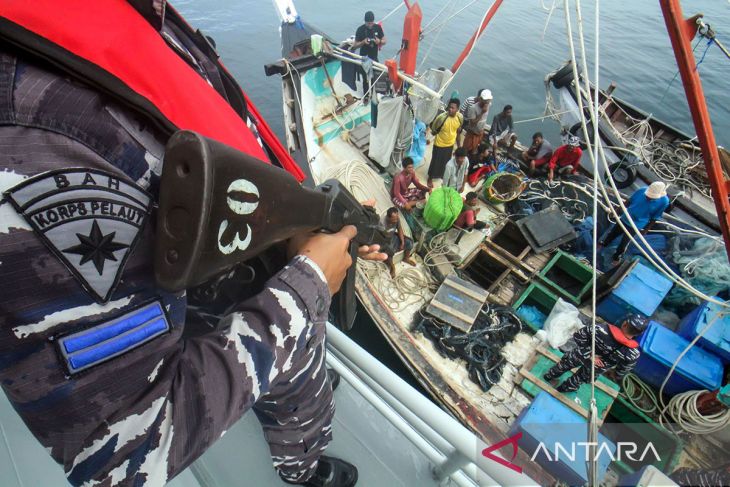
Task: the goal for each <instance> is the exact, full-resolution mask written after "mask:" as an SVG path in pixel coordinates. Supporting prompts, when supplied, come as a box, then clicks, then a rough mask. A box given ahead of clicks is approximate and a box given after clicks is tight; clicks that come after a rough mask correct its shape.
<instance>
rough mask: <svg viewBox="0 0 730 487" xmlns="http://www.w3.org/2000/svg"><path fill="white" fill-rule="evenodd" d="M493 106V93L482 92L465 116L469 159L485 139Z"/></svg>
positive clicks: (465, 138)
mask: <svg viewBox="0 0 730 487" xmlns="http://www.w3.org/2000/svg"><path fill="white" fill-rule="evenodd" d="M491 104H492V92H491V91H489V90H482V91H481V93H479V97H478V98H477V99H476V102H475V103H474V104H472V105H471V106H469V107H468V108H467V109H466V113H465V114H464V131H465V132H466V136H465V137H464V144H463V145H462V147H464V148H465V149H466V152H467V154H468V155H469V157H472V156H473V155H474V154H475V153H476V150H477V148H478V147H479V145H480V144H481V143H482V139H483V138H484V127H485V126H486V119H487V116H488V114H489V107H490V105H491Z"/></svg>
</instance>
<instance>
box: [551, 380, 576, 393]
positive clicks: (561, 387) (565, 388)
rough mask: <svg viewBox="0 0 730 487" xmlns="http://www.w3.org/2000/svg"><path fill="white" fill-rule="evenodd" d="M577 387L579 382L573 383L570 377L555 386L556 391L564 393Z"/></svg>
mask: <svg viewBox="0 0 730 487" xmlns="http://www.w3.org/2000/svg"><path fill="white" fill-rule="evenodd" d="M579 387H580V384H578V385H575V384H573V382H572V381H571V380H570V379H568V380H566V381H565V382H563V383H562V384H560V385H559V386H558V387H557V391H558V392H562V393H563V394H565V393H567V392H575V391H577V390H578V388H579Z"/></svg>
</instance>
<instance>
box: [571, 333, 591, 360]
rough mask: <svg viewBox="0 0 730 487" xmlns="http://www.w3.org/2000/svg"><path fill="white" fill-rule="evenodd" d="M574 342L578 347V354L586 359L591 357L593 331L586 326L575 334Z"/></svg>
mask: <svg viewBox="0 0 730 487" xmlns="http://www.w3.org/2000/svg"><path fill="white" fill-rule="evenodd" d="M573 340H575V343H576V345H578V352H579V353H580V355H581V357H583V358H584V359H587V358H590V356H591V329H590V327H588V326H584V327H583V328H581V329H580V330H578V331H576V332H575V333H574V334H573Z"/></svg>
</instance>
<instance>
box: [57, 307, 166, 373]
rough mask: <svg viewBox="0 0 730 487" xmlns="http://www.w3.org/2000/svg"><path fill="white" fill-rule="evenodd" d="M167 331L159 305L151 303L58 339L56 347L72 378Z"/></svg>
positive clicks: (164, 318)
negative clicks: (73, 375)
mask: <svg viewBox="0 0 730 487" xmlns="http://www.w3.org/2000/svg"><path fill="white" fill-rule="evenodd" d="M169 330H170V324H169V323H168V321H167V317H166V316H165V312H164V310H163V309H162V305H161V304H160V303H159V302H154V303H150V304H147V305H145V306H141V307H139V308H137V309H134V310H132V311H130V312H128V313H126V314H124V315H122V316H120V317H118V318H115V319H113V320H110V321H107V322H104V323H101V324H99V325H96V326H94V327H93V328H87V329H86V330H83V331H80V332H77V333H73V334H71V335H66V336H64V337H62V338H59V339H58V345H59V349H60V352H61V356H62V357H63V359H64V360H65V362H66V366H67V367H68V370H69V372H71V373H72V374H74V373H76V372H80V371H82V370H84V369H88V368H89V367H93V366H95V365H98V364H100V363H102V362H106V361H107V360H110V359H112V358H114V357H117V356H119V355H121V354H123V353H126V352H128V351H130V350H133V349H135V348H137V347H139V346H142V345H144V344H145V343H147V342H148V341H150V340H152V339H154V338H156V337H158V336H160V335H162V334H163V333H166V332H167V331H169Z"/></svg>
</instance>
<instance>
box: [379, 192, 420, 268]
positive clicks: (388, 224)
mask: <svg viewBox="0 0 730 487" xmlns="http://www.w3.org/2000/svg"><path fill="white" fill-rule="evenodd" d="M383 226H384V227H385V231H386V232H388V233H390V234H391V243H390V248H391V249H393V252H400V251H403V262H405V263H406V264H410V265H413V266H415V265H416V262H415V261H414V260H413V259H412V258H411V252H412V251H413V240H412V239H410V238H408V237H406V235H405V233H403V227H402V226H401V224H400V215H399V214H398V208H396V207H395V206H394V207H392V208H388V211H387V212H386V213H385V218H384V219H383ZM385 263H386V264H388V268H389V269H390V277H392V278H395V264H394V263H393V255H392V254H388V260H386V261H385Z"/></svg>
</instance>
